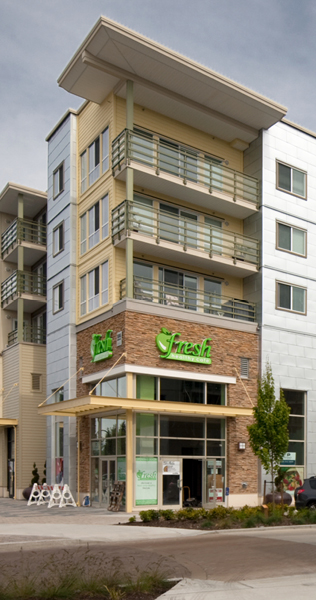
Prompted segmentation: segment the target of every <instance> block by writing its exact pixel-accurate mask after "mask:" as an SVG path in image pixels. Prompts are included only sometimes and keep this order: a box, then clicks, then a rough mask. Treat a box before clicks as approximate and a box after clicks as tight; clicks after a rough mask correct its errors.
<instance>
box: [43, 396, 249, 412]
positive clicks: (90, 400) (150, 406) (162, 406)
mask: <svg viewBox="0 0 316 600" xmlns="http://www.w3.org/2000/svg"><path fill="white" fill-rule="evenodd" d="M110 410H134V411H138V410H140V411H146V412H155V413H170V414H171V413H172V414H185V415H192V416H193V415H194V416H213V417H251V416H252V415H253V409H252V408H241V407H235V406H215V405H210V404H189V403H187V402H165V401H157V400H139V399H131V398H108V397H105V396H92V395H91V396H90V395H89V396H83V397H82V398H73V399H72V400H65V401H63V402H55V403H54V404H46V405H44V406H39V407H38V412H39V414H40V415H43V416H49V415H53V416H60V417H82V416H85V415H92V414H94V413H98V412H102V411H110Z"/></svg>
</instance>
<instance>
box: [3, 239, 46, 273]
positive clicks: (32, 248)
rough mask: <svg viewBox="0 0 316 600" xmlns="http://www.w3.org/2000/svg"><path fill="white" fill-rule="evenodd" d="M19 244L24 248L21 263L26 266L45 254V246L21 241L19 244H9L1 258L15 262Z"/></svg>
mask: <svg viewBox="0 0 316 600" xmlns="http://www.w3.org/2000/svg"><path fill="white" fill-rule="evenodd" d="M19 246H22V248H24V257H23V263H24V265H26V266H29V267H31V266H32V265H34V264H35V263H36V262H37V261H39V260H41V258H43V257H44V256H45V255H46V246H42V245H39V244H32V243H30V242H22V243H21V244H14V246H11V247H10V249H9V250H8V251H7V252H5V253H4V254H3V260H6V261H8V262H11V263H16V264H17V262H18V247H19Z"/></svg>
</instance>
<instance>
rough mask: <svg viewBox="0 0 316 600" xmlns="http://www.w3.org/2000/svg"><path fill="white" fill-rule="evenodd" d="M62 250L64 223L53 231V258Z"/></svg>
mask: <svg viewBox="0 0 316 600" xmlns="http://www.w3.org/2000/svg"><path fill="white" fill-rule="evenodd" d="M63 249H64V223H60V225H58V226H57V227H55V229H53V256H56V254H58V253H59V252H61V251H62V250H63Z"/></svg>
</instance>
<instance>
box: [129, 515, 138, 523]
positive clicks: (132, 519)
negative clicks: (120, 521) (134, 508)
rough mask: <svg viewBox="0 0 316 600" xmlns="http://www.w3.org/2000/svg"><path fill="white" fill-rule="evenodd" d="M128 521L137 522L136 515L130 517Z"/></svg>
mask: <svg viewBox="0 0 316 600" xmlns="http://www.w3.org/2000/svg"><path fill="white" fill-rule="evenodd" d="M128 522H129V523H135V522H136V517H135V516H134V517H130V518H129V519H128Z"/></svg>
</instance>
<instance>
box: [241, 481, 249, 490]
mask: <svg viewBox="0 0 316 600" xmlns="http://www.w3.org/2000/svg"><path fill="white" fill-rule="evenodd" d="M241 487H242V489H243V490H246V489H247V487H248V483H247V482H246V481H242V482H241Z"/></svg>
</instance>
